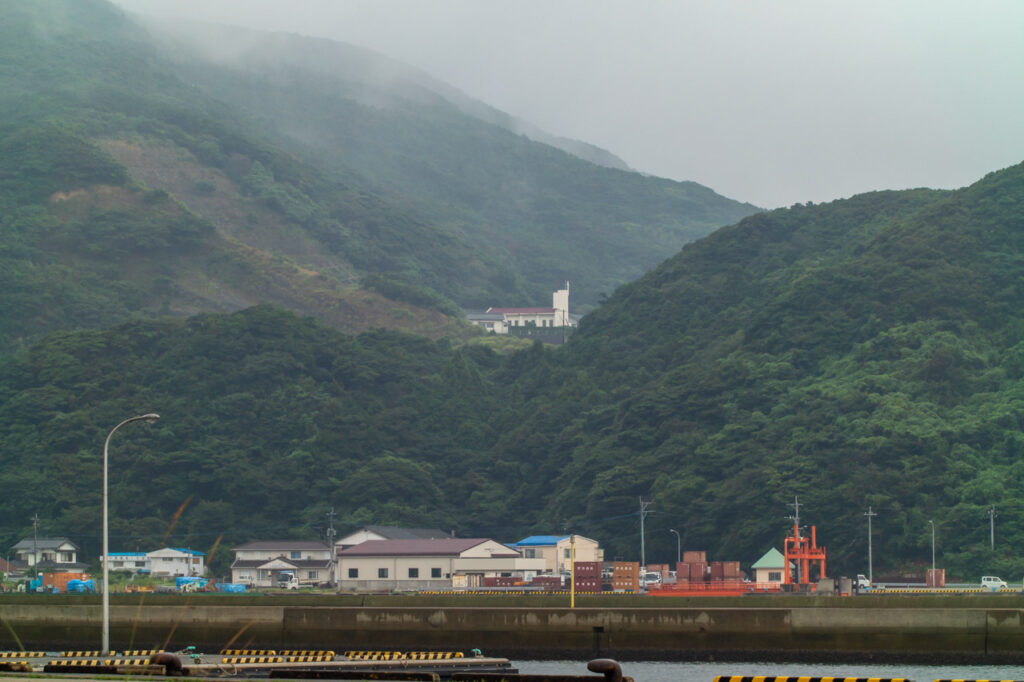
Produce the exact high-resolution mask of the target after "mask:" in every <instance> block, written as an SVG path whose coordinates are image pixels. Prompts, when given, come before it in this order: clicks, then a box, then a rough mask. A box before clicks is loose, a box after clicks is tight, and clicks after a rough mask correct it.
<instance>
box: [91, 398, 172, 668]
mask: <svg viewBox="0 0 1024 682" xmlns="http://www.w3.org/2000/svg"><path fill="white" fill-rule="evenodd" d="M159 418H160V415H158V414H153V413H152V412H151V413H149V414H143V415H139V416H138V417H129V418H128V419H125V420H124V421H123V422H121V423H120V424H118V425H117V426H115V427H114V428H112V429H110V433H108V434H107V440H106V441H105V442H104V443H103V647H102V652H103V655H104V656H105V655H107V654H108V653H110V585H109V582H108V577H109V575H108V573H109V566H110V549H109V547H108V533H107V450H108V449H109V448H110V437H111V436H113V435H114V431H117V430H118V429H119V428H121V427H122V426H124V425H125V424H127V423H128V422H137V421H147V422H150V423H152V422H155V421H156V420H157V419H159Z"/></svg>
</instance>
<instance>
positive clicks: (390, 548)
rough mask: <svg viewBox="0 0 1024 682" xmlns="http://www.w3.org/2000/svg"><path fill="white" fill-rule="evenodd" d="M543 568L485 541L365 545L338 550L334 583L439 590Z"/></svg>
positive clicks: (360, 587) (358, 587) (406, 541)
mask: <svg viewBox="0 0 1024 682" xmlns="http://www.w3.org/2000/svg"><path fill="white" fill-rule="evenodd" d="M542 569H543V561H540V560H538V559H526V558H524V557H523V556H522V554H521V553H519V552H518V551H516V550H514V549H512V548H510V547H508V546H506V545H503V544H501V543H500V542H496V541H495V540H491V539H489V538H451V537H447V538H434V539H422V538H414V539H404V540H367V541H365V542H361V543H359V544H358V545H353V546H351V547H348V548H347V549H342V550H339V551H338V563H337V573H336V578H337V584H338V589H340V590H352V591H360V592H366V591H374V592H375V591H390V590H439V589H451V588H452V587H476V586H479V585H482V584H483V578H484V577H489V576H513V577H521V578H524V579H525V578H526V577H527V575H532V574H535V573H538V572H540V571H541V570H542Z"/></svg>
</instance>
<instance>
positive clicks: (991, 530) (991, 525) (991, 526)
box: [988, 505, 997, 551]
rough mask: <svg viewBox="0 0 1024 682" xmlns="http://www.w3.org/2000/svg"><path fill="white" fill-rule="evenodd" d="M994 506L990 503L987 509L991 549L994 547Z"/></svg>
mask: <svg viewBox="0 0 1024 682" xmlns="http://www.w3.org/2000/svg"><path fill="white" fill-rule="evenodd" d="M996 516H997V514H996V506H995V505H992V506H991V507H989V510H988V534H989V543H990V544H991V547H992V550H993V551H995V548H996Z"/></svg>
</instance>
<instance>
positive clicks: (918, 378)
mask: <svg viewBox="0 0 1024 682" xmlns="http://www.w3.org/2000/svg"><path fill="white" fill-rule="evenodd" d="M1022 208H1024V166H1016V167H1013V168H1010V169H1007V170H1005V171H1001V172H999V173H994V174H992V175H990V176H988V177H986V178H984V179H983V180H981V181H979V182H978V183H976V184H975V185H973V186H971V187H968V188H966V189H963V190H959V191H955V192H933V191H927V190H915V191H908V192H879V193H873V194H867V195H862V196H858V197H854V198H852V199H850V200H847V201H838V202H833V203H831V204H827V205H820V206H803V207H795V208H793V209H788V210H779V211H773V212H771V213H767V214H763V215H758V216H753V217H751V218H748V219H746V220H744V221H742V222H740V223H739V224H738V225H735V226H733V227H730V228H727V229H723V230H720V231H718V232H716V233H715V234H714V235H711V236H710V237H708V238H706V239H704V240H701V241H700V242H698V243H696V244H693V245H690V246H688V247H686V248H684V249H683V251H682V253H680V254H679V255H678V256H677V257H675V258H673V259H671V260H669V261H667V262H665V263H664V264H662V265H661V266H660V267H658V268H657V269H656V270H654V271H653V272H651V273H650V274H649V275H647V276H645V277H644V278H642V279H640V280H639V281H637V282H635V283H632V284H629V285H627V286H624V287H622V288H621V289H620V290H619V291H618V292H617V293H616V295H615V296H613V297H612V298H611V299H610V300H609V301H608V303H607V304H606V305H605V306H603V307H602V308H601V309H600V310H599V311H596V312H595V313H594V314H592V315H590V316H588V317H587V318H586V319H585V320H584V323H583V325H582V326H581V329H580V332H579V333H578V335H577V336H576V337H575V338H574V340H573V342H572V343H571V344H570V346H569V347H568V348H567V349H566V354H565V355H566V357H564V358H562V362H563V363H564V366H563V367H562V368H561V369H560V371H553V370H551V369H550V368H545V369H544V370H543V371H541V372H539V373H537V374H535V380H534V382H533V383H534V385H533V386H532V387H531V388H530V389H529V390H530V391H531V392H533V393H535V394H537V395H538V396H539V397H538V398H536V399H535V400H534V401H533V402H532V403H531V404H528V405H526V406H525V407H524V408H523V410H522V412H521V414H522V419H521V421H520V424H521V425H520V427H519V428H518V429H517V430H515V431H513V432H511V433H509V434H506V437H505V438H504V444H499V446H498V448H497V449H496V451H495V456H496V457H497V458H498V459H501V460H506V461H513V462H519V463H520V465H522V463H525V462H527V461H529V459H530V454H529V453H528V452H526V451H524V450H523V449H522V448H521V447H520V445H519V444H520V443H522V442H529V443H530V451H532V452H537V451H541V452H549V453H551V454H552V456H551V459H550V460H546V461H545V462H544V465H545V466H546V467H547V469H544V470H542V471H541V472H539V473H542V474H546V476H545V475H541V476H537V477H532V478H531V481H530V482H529V483H528V484H527V485H525V486H524V488H523V490H522V492H521V497H520V501H519V504H520V505H521V507H520V508H522V509H525V508H526V505H527V504H528V502H527V501H528V500H529V499H531V498H535V497H536V496H537V495H538V494H540V493H541V491H542V490H547V491H550V490H557V491H559V494H558V495H557V496H554V497H551V498H549V500H548V502H547V504H546V507H545V511H544V512H543V514H544V515H546V516H547V517H549V518H561V517H565V518H568V519H570V520H571V522H572V523H573V524H574V525H575V524H580V525H585V526H587V527H589V528H592V530H591V532H592V533H593V534H595V535H600V534H601V532H602V531H603V532H605V533H615V532H616V531H618V532H621V534H622V535H621V537H623V538H624V539H625V538H626V537H627V533H628V531H627V528H628V526H629V524H630V523H632V520H631V521H629V522H626V523H624V522H622V521H616V520H614V519H613V518H612V517H614V514H613V513H611V512H612V510H616V511H618V510H625V509H629V508H631V507H632V508H634V509H636V508H637V507H638V497H639V496H641V495H643V496H646V497H648V498H650V499H651V500H653V507H652V508H653V509H656V510H657V512H658V513H657V515H656V516H655V517H654V518H653V519H651V528H652V533H653V534H654V538H653V542H655V543H661V544H662V546H664V545H666V544H668V543H669V542H670V541H671V540H673V539H674V538H673V537H672V536H671V535H670V534H669V533H667V531H666V530H665V529H666V528H675V529H677V530H679V531H680V532H681V533H682V534H683V535H682V537H683V541H684V544H686V545H687V546H691V547H703V548H707V549H708V550H709V551H710V552H711V553H712V554H713V555H714V556H716V557H719V558H726V557H731V558H738V559H745V560H753V559H756V558H757V556H759V555H760V553H761V552H763V551H765V550H766V549H767V548H768V547H770V546H772V545H773V544H774V545H778V543H779V537H780V536H781V534H782V532H783V531H784V529H785V525H786V523H787V522H786V521H785V520H783V517H784V516H786V515H787V514H792V512H793V508H792V504H793V500H794V498H795V497H796V496H799V499H800V501H801V502H802V503H803V504H804V505H805V506H804V507H803V508H802V510H801V518H802V519H803V521H804V522H806V523H809V524H815V525H817V526H818V537H819V538H820V539H821V541H822V542H823V544H825V545H826V546H827V547H828V548H829V550H830V554H829V557H830V560H831V563H832V565H833V566H834V567H835V568H837V569H841V570H845V571H846V572H848V573H854V572H864V569H866V563H867V527H866V525H867V524H866V519H865V518H864V516H863V513H864V512H866V511H867V509H868V507H869V506H871V507H872V509H873V510H874V511H877V512H878V513H879V516H878V517H877V518H876V519H875V523H874V529H875V537H874V542H875V545H874V547H875V558H876V565H875V568H876V572H877V570H878V568H879V566H885V567H889V568H892V567H894V566H900V565H904V564H912V563H916V564H917V565H919V566H920V565H922V564H924V563H930V541H931V537H930V527H929V525H928V521H929V520H934V521H935V524H936V532H937V536H938V540H937V542H938V544H939V559H940V561H941V564H940V565H944V566H947V567H948V568H949V569H951V570H952V571H955V572H956V573H957V574H960V575H966V576H967V577H972V576H973V574H976V573H978V572H979V571H982V570H984V571H996V572H999V571H1003V572H1005V573H1007V574H1009V575H1017V574H1020V573H1021V572H1022V571H1024V558H1022V557H1021V553H1020V552H1019V550H1018V549H1017V548H1018V547H1019V545H1020V540H1021V539H1022V538H1021V531H1020V529H1019V527H1018V526H1019V524H1018V523H1017V522H1016V521H1017V520H1018V519H1020V516H1021V513H1022V512H1024V508H1022V507H1021V502H1020V500H1021V499H1022V496H1021V493H1022V492H1024V477H1022V475H1024V464H1022V461H1021V454H1022V453H1024V450H1022V449H1021V448H1022V446H1024V436H1022V434H1021V426H1022V424H1024V381H1022V378H1024V364H1022V360H1024V354H1022V353H1024V343H1022V335H1024V313H1022V312H1021V307H1020V302H1021V301H1022V300H1024V289H1022V287H1024V280H1022V279H1021V276H1020V274H1021V272H1022V270H1021V266H1022V264H1024V220H1022V217H1021V216H1022V215H1024V213H1022V210H1021V209H1022ZM525 390H526V389H525V388H524V391H525ZM553 413H555V414H557V415H560V416H561V419H559V418H558V417H556V416H554V415H553ZM547 476H550V477H551V478H550V480H549V479H547ZM990 505H995V506H996V508H997V510H998V512H999V514H1000V516H999V518H1000V519H1001V521H997V539H998V542H997V544H996V551H995V553H992V552H990V551H989V547H988V540H989V525H988V518H987V515H986V511H987V509H988V508H989V506H990ZM602 519H610V520H602ZM634 520H635V519H634ZM659 535H660V537H659ZM666 535H667V536H669V537H664V536H666ZM975 579H976V578H975Z"/></svg>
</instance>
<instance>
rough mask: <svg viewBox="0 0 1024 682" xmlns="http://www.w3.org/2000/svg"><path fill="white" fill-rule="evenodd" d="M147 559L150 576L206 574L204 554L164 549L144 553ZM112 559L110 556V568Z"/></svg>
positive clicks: (185, 550) (189, 550) (178, 548)
mask: <svg viewBox="0 0 1024 682" xmlns="http://www.w3.org/2000/svg"><path fill="white" fill-rule="evenodd" d="M146 557H147V558H148V559H149V571H150V575H152V576H161V577H166V576H179V575H184V576H190V575H203V574H205V573H206V554H204V553H203V552H197V551H196V550H194V549H185V548H182V547H164V548H163V549H158V550H156V551H154V552H146ZM113 561H114V557H113V556H111V564H110V566H111V568H113V566H114V564H113Z"/></svg>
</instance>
